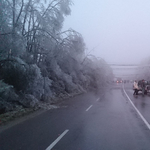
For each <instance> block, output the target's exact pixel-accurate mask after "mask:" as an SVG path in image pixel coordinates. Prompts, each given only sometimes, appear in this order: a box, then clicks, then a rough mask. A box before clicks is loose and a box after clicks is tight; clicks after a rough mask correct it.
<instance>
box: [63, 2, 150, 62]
mask: <svg viewBox="0 0 150 150" xmlns="http://www.w3.org/2000/svg"><path fill="white" fill-rule="evenodd" d="M73 3H74V5H73V6H72V7H71V10H72V12H71V15H70V16H67V17H66V18H65V22H64V27H63V30H67V29H68V28H72V29H74V30H76V31H78V32H80V33H81V34H82V36H83V38H84V40H85V43H86V47H87V51H91V50H92V49H93V48H94V50H93V51H92V52H91V53H92V54H94V55H95V56H97V57H101V58H103V59H105V60H106V61H107V63H118V64H120V63H126V64H130V63H134V64H139V63H140V62H141V61H142V60H143V59H144V58H146V57H148V56H150V42H149V40H150V1H149V0H144V1H141V0H125V1H121V0H115V1H112V0H94V1H91V0H82V1H79V0H74V1H73Z"/></svg>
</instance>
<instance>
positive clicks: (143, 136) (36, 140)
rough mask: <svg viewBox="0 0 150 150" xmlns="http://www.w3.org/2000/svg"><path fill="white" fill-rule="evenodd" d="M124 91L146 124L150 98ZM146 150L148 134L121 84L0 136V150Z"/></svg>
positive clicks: (149, 142)
mask: <svg viewBox="0 0 150 150" xmlns="http://www.w3.org/2000/svg"><path fill="white" fill-rule="evenodd" d="M124 89H125V91H126V93H127V95H128V96H129V98H130V99H131V101H132V102H133V104H134V105H135V106H136V107H137V109H138V110H139V111H140V113H141V114H142V115H143V117H144V118H145V119H146V120H147V122H150V117H149V114H150V97H149V96H148V95H147V96H145V97H142V95H138V97H134V96H133V90H132V85H131V84H125V85H124ZM50 149H52V150H149V149H150V130H149V129H148V128H147V126H146V125H145V123H144V122H143V120H142V119H141V117H140V116H139V115H138V113H137V112H136V111H135V109H134V108H133V106H132V105H131V103H130V101H129V100H128V98H127V96H126V94H125V93H124V90H123V88H122V84H118V85H117V84H115V85H113V86H112V88H111V89H106V90H105V92H101V94H100V92H98V93H97V94H95V93H92V92H91V93H87V94H83V95H79V96H77V97H75V98H71V99H69V100H67V101H65V102H64V103H62V104H61V108H59V109H55V110H49V111H46V112H44V113H42V114H40V115H38V116H36V117H34V118H32V119H28V120H26V121H24V122H22V123H20V124H18V125H15V126H13V127H11V128H9V129H7V130H5V131H2V132H0V150H50Z"/></svg>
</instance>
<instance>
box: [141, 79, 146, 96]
mask: <svg viewBox="0 0 150 150" xmlns="http://www.w3.org/2000/svg"><path fill="white" fill-rule="evenodd" d="M145 87H146V84H145V80H144V79H143V80H142V83H141V88H142V95H143V96H144V93H145Z"/></svg>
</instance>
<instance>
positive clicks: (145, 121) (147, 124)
mask: <svg viewBox="0 0 150 150" xmlns="http://www.w3.org/2000/svg"><path fill="white" fill-rule="evenodd" d="M123 90H124V93H125V95H126V96H127V98H128V100H129V101H130V103H131V104H132V106H133V107H134V109H135V110H136V111H137V113H138V114H139V116H140V117H141V119H142V120H143V121H144V123H145V124H146V126H147V127H148V129H149V130H150V125H149V123H148V122H147V120H146V119H145V118H144V117H143V116H142V114H141V113H140V112H139V110H138V109H137V108H136V107H135V105H134V104H133V102H132V101H131V99H130V98H129V96H128V94H127V93H126V91H125V89H124V86H123Z"/></svg>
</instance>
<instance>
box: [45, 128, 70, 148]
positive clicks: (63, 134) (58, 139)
mask: <svg viewBox="0 0 150 150" xmlns="http://www.w3.org/2000/svg"><path fill="white" fill-rule="evenodd" d="M68 131H69V130H68V129H67V130H65V131H64V132H63V133H62V134H61V135H60V136H59V137H58V138H57V139H56V140H55V141H54V142H53V143H52V144H51V145H50V146H49V147H47V148H46V150H51V149H52V148H53V147H54V146H55V145H56V144H57V143H58V142H59V141H60V140H61V139H62V138H63V136H65V134H67V132H68Z"/></svg>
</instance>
